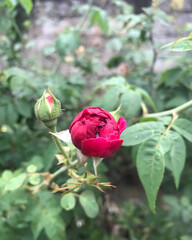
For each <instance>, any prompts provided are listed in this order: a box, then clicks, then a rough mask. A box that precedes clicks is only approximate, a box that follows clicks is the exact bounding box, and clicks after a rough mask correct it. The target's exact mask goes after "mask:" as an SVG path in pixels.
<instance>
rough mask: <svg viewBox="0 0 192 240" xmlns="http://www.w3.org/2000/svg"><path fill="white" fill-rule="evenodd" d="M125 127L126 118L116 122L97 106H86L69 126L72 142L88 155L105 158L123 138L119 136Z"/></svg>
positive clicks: (119, 144) (116, 147) (115, 148)
mask: <svg viewBox="0 0 192 240" xmlns="http://www.w3.org/2000/svg"><path fill="white" fill-rule="evenodd" d="M125 128H126V120H125V119H124V118H119V120H118V122H116V121H115V119H114V117H113V116H112V115H111V114H110V113H109V112H107V111H105V110H103V109H102V108H99V107H88V108H85V109H84V110H83V111H82V112H80V113H79V114H78V115H77V116H76V117H75V119H74V120H73V122H72V123H71V126H70V128H69V131H70V133H71V139H72V142H73V144H74V145H75V146H76V147H77V148H78V149H80V150H81V152H82V153H83V154H84V155H85V156H88V157H98V158H106V157H109V156H111V155H112V154H113V153H115V152H116V151H117V150H118V149H119V148H120V146H121V144H122V142H123V140H120V139H119V137H120V135H121V133H122V132H123V130H124V129H125Z"/></svg>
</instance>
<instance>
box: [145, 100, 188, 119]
mask: <svg viewBox="0 0 192 240" xmlns="http://www.w3.org/2000/svg"><path fill="white" fill-rule="evenodd" d="M189 107H192V100H190V101H188V102H186V103H184V104H182V105H180V106H178V107H176V108H172V109H170V110H167V111H163V112H158V113H149V114H146V115H144V116H143V117H142V119H147V118H158V117H163V116H168V115H173V114H176V113H179V112H182V111H184V110H185V109H187V108H189Z"/></svg>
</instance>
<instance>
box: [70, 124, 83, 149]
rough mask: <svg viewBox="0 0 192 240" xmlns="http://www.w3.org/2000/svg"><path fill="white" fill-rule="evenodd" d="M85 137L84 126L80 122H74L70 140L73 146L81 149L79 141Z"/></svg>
mask: <svg viewBox="0 0 192 240" xmlns="http://www.w3.org/2000/svg"><path fill="white" fill-rule="evenodd" d="M86 138H87V129H86V126H85V125H84V124H82V123H80V122H76V123H74V125H73V128H72V129H71V140H72V142H73V144H74V145H75V147H77V148H79V149H81V141H82V140H84V139H86Z"/></svg>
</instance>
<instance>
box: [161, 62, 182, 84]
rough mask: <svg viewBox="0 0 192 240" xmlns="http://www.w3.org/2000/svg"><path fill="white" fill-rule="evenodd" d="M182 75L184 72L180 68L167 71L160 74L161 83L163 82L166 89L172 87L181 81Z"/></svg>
mask: <svg viewBox="0 0 192 240" xmlns="http://www.w3.org/2000/svg"><path fill="white" fill-rule="evenodd" d="M183 74H184V71H183V69H182V68H180V67H175V68H171V69H168V70H166V71H164V72H163V74H162V82H164V83H165V85H166V86H167V87H173V86H175V85H176V84H177V83H178V82H179V81H182V77H183Z"/></svg>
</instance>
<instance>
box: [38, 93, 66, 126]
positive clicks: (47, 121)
mask: <svg viewBox="0 0 192 240" xmlns="http://www.w3.org/2000/svg"><path fill="white" fill-rule="evenodd" d="M60 113H61V103H60V101H59V100H58V99H57V98H56V97H55V96H54V95H53V94H52V93H51V91H50V90H48V92H47V91H44V93H43V96H42V97H41V98H40V99H39V100H37V102H36V104H35V114H36V117H37V118H38V119H39V120H40V121H42V122H43V123H44V125H45V126H46V127H48V128H49V129H53V128H54V127H55V126H56V125H57V118H58V117H59V115H60Z"/></svg>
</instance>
